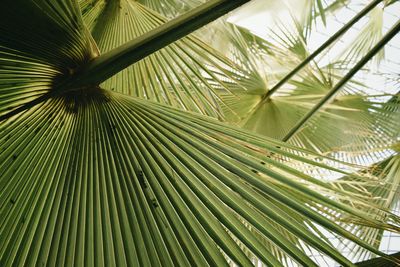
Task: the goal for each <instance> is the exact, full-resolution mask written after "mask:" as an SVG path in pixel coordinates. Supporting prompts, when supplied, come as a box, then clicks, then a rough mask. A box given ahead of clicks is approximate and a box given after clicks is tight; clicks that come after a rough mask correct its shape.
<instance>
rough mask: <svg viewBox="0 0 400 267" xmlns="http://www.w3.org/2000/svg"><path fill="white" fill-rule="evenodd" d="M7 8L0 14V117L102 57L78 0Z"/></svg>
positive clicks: (11, 3)
mask: <svg viewBox="0 0 400 267" xmlns="http://www.w3.org/2000/svg"><path fill="white" fill-rule="evenodd" d="M2 5H4V6H7V8H6V9H3V11H2V12H1V16H0V35H1V36H2V37H1V43H0V62H1V68H2V69H1V72H0V77H1V82H0V92H1V95H0V115H3V114H4V113H7V112H9V111H12V110H15V109H16V108H18V107H20V106H21V105H23V104H26V103H28V102H30V101H32V100H34V99H37V98H38V97H40V96H43V95H44V94H46V93H49V92H50V91H51V87H53V86H54V84H55V83H57V82H60V81H59V77H61V76H68V75H69V74H72V73H74V72H75V71H76V69H77V68H78V67H79V66H80V65H81V64H83V63H84V62H87V61H89V60H90V59H91V58H93V57H94V56H96V55H98V51H97V48H96V45H95V44H94V42H93V41H92V38H91V36H90V34H89V33H88V32H87V30H86V29H85V27H84V25H83V22H82V19H81V17H80V16H77V15H76V14H78V13H77V12H79V7H78V5H77V4H76V3H75V2H65V3H64V1H55V2H54V3H53V4H49V3H47V2H46V1H35V2H29V3H25V2H21V1H4V2H3V3H2ZM54 6H57V10H54ZM72 12H74V13H72ZM10 29H12V30H10ZM38 29H42V30H38ZM26 32H29V34H26Z"/></svg>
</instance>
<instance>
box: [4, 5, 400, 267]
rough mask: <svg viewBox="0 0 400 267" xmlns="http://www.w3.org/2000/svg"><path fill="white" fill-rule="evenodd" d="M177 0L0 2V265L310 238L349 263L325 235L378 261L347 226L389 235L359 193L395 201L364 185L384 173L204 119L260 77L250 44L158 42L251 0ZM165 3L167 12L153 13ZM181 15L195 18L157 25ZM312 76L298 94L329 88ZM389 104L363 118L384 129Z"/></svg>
mask: <svg viewBox="0 0 400 267" xmlns="http://www.w3.org/2000/svg"><path fill="white" fill-rule="evenodd" d="M157 2H158V3H157ZM184 2H185V4H184V5H179V4H177V3H178V2H177V1H133V0H119V1H102V0H98V1H88V0H86V1H80V2H79V3H78V2H77V1H72V0H71V1H61V0H58V1H51V2H50V1H44V0H35V1H31V2H26V1H22V0H21V1H15V0H13V1H11V0H8V1H5V2H4V3H3V4H4V5H5V6H6V7H7V8H4V9H1V11H0V33H1V36H2V37H1V39H0V61H1V65H0V118H1V124H0V159H1V160H0V199H1V201H0V265H5V266H9V265H16V266H22V265H24V266H25V265H27V266H35V265H39V264H44V265H50V266H53V265H60V264H61V265H67V266H81V265H87V266H108V265H113V266H115V265H116V266H126V265H127V266H161V265H162V266H192V265H198V266H208V265H210V266H226V265H229V264H237V265H243V266H251V265H252V264H253V262H254V261H260V262H262V263H264V264H266V265H270V266H281V265H290V264H300V265H304V266H316V265H317V264H316V263H315V262H314V261H313V259H311V258H310V257H309V256H308V255H307V251H308V250H310V249H312V250H315V251H318V252H320V253H322V254H323V255H326V256H328V257H330V258H332V259H333V260H335V261H336V262H338V263H340V264H342V265H345V266H351V265H352V263H351V261H350V259H348V258H346V257H344V256H343V255H342V254H341V253H340V252H339V251H337V250H336V249H335V248H334V246H333V245H332V244H331V243H330V241H329V240H328V239H327V238H326V237H325V234H324V232H329V233H332V234H334V235H337V236H339V237H341V238H342V239H343V240H344V241H343V242H349V243H351V244H352V245H354V246H356V247H358V248H360V249H365V250H367V251H369V252H372V253H374V254H376V255H380V256H383V257H388V256H387V255H385V254H384V253H382V252H380V251H379V250H378V249H377V248H376V246H375V244H374V242H373V241H374V240H372V241H371V240H370V235H361V236H358V235H357V234H356V231H355V230H354V229H359V228H363V229H364V228H366V229H376V230H377V231H382V230H390V231H399V217H397V216H396V215H394V214H392V213H391V212H390V207H391V206H390V205H388V204H387V203H386V202H384V201H377V202H375V203H371V202H370V200H371V198H374V197H375V196H376V195H377V194H378V195H379V196H382V197H385V198H387V199H388V201H389V200H390V199H392V200H393V199H394V197H393V196H392V195H391V194H388V193H387V192H389V191H390V190H391V189H388V190H389V191H388V190H386V191H385V190H375V189H374V188H375V187H374V186H377V185H378V184H379V183H381V181H379V180H378V181H376V183H374V180H373V177H374V176H378V177H379V175H376V174H375V173H374V172H368V171H367V172H358V173H350V172H349V168H350V170H353V169H356V168H353V166H350V165H348V164H346V163H344V162H340V161H338V160H336V159H334V158H328V157H326V156H324V155H321V154H320V153H318V152H320V151H317V152H316V151H311V150H309V149H307V148H308V147H307V146H303V147H301V146H294V145H293V144H290V143H284V142H281V141H279V140H276V139H273V138H270V137H268V136H265V135H260V134H256V133H250V132H249V131H248V130H245V129H241V128H239V127H238V126H230V125H229V124H227V123H224V122H220V121H218V120H216V119H215V117H216V118H218V119H220V120H226V121H228V122H229V121H231V119H230V118H231V117H230V115H229V114H230V113H231V112H232V113H233V114H240V112H241V110H240V109H239V110H238V109H236V107H235V106H234V105H232V101H231V99H232V98H235V97H236V98H237V100H240V101H242V100H241V96H242V95H245V94H246V93H247V92H249V95H250V96H249V97H250V98H251V92H252V90H253V88H254V87H253V85H256V84H260V83H259V81H261V80H262V79H261V78H260V79H258V78H259V77H260V76H258V73H256V72H254V69H252V68H251V66H252V65H251V64H252V61H251V60H244V57H245V53H248V51H245V49H243V48H242V49H241V48H240V45H243V44H244V43H245V41H243V42H237V43H235V42H233V41H232V44H233V46H234V51H239V52H240V53H235V54H234V56H233V57H232V54H229V55H226V54H224V53H222V52H217V51H216V50H215V49H213V48H211V47H210V46H208V45H206V44H205V43H204V42H202V41H201V40H200V39H199V38H198V37H196V36H195V35H189V36H187V37H185V38H183V39H181V40H179V41H177V42H175V43H173V44H171V45H169V46H166V45H167V44H168V43H170V42H171V41H173V40H172V39H171V38H170V37H166V38H167V39H168V40H166V41H165V38H164V37H162V36H170V35H172V36H175V37H173V38H175V39H177V38H179V37H181V36H182V35H184V33H188V32H189V31H192V30H193V29H195V28H197V27H199V26H201V25H202V23H203V24H204V23H206V22H208V21H210V20H211V19H213V18H216V16H217V15H222V14H223V13H226V12H228V11H229V10H230V9H233V8H234V7H236V6H239V5H241V4H242V3H244V2H246V1H221V0H213V1H209V2H207V3H205V4H204V5H200V6H199V7H198V8H194V7H195V6H198V5H199V4H201V2H203V1H184ZM318 2H319V1H318ZM160 4H164V5H168V4H170V6H171V7H173V8H172V9H171V10H172V11H168V10H167V11H166V12H165V13H164V14H159V13H157V11H158V12H161V11H162V10H165V9H160V8H159V7H160V6H159V5H160ZM317 4H318V3H317ZM317 6H318V7H319V5H317ZM191 8H194V9H191ZM319 8H320V7H319ZM151 9H154V10H151ZM314 9H315V7H313V9H312V10H314ZM186 10H191V11H190V12H192V13H186V14H189V15H193V17H194V18H196V19H198V21H196V19H191V17H190V16H187V17H186V19H180V18H181V17H178V19H177V20H173V21H170V22H167V21H168V19H167V18H166V17H174V16H177V15H178V14H180V13H182V12H185V11H186ZM214 11H215V12H216V14H217V15H215V14H213V13H214ZM202 12H203V13H202ZM202 14H203V15H202ZM28 18H29V20H28ZM190 19H191V20H190ZM188 21H189V22H188ZM199 21H201V22H199ZM168 23H170V24H168ZM179 23H181V24H179ZM190 23H192V24H190ZM177 24H178V26H177V27H175V26H176V25H177ZM160 25H169V26H171V27H169V26H168V27H164V26H161V29H162V30H157V29H160ZM307 25H309V24H307ZM162 27H164V28H162ZM174 27H175V28H174ZM228 27H230V26H228ZM228 27H227V29H228ZM307 27H309V26H307ZM153 29H155V30H154V31H152V30H153ZM171 29H173V30H174V31H172V30H171ZM231 30H232V34H236V33H237V32H236V29H230V28H229V31H231ZM238 31H240V30H238ZM227 34H231V33H230V32H229V33H227ZM239 34H240V36H242V35H241V34H242V33H239ZM159 36H161V37H160V38H159V39H157V37H159ZM229 36H231V35H229ZM238 36H239V35H238ZM163 38H164V39H163ZM132 39H133V43H130V42H128V41H131V40H132ZM232 39H234V38H232ZM253 39H254V38H253ZM255 39H256V38H255ZM135 40H138V41H135ZM155 40H156V41H157V40H161V41H160V42H161V43H162V44H163V45H160V43H156V44H155ZM237 40H239V39H237ZM126 42H128V45H126V44H125V43H126ZM138 44H140V45H141V46H138ZM250 45H251V44H249V46H250ZM121 46H122V48H121ZM164 46H166V47H164ZM132 47H133V48H132ZM137 47H148V48H149V49H148V51H147V50H146V52H143V51H138V49H136V48H137ZM160 48H162V49H161V50H159V49H160ZM114 49H117V50H114ZM135 49H136V50H135ZM260 49H262V48H260ZM156 50H157V51H156ZM115 51H117V52H115ZM126 51H128V52H129V53H125V52H126ZM107 52H109V53H107ZM151 52H155V53H153V54H151V55H149V56H147V55H148V54H150V53H151ZM259 52H260V51H254V53H259ZM141 53H142V54H141ZM260 53H261V52H260ZM121 54H122V55H123V56H120V55H121ZM145 56H147V57H145ZM248 56H250V55H248ZM246 57H247V56H246ZM133 59H134V60H133ZM104 62H106V63H107V64H105V63H104ZM127 62H128V63H127ZM132 63H135V64H133V65H132V66H130V65H131V64H132ZM126 67H127V68H126ZM120 71H121V72H120ZM310 72H313V70H310ZM110 73H111V74H110ZM322 73H324V72H322V71H321V75H322ZM114 74H115V75H114ZM314 75H315V73H314ZM311 77H314V76H311ZM307 78H309V77H308V76H307ZM315 78H316V80H312V79H313V78H310V84H309V85H308V87H306V86H304V83H305V82H304V81H303V80H302V83H303V85H302V86H303V87H302V90H303V91H302V90H300V91H299V92H300V93H298V94H299V95H300V94H301V92H303V93H308V92H309V90H312V89H314V88H322V89H315V90H321V92H325V89H324V86H321V84H323V83H318V82H319V80H318V76H316V75H315ZM319 78H320V77H319ZM307 88H309V90H307ZM258 93H259V92H258ZM253 94H254V92H253ZM296 94H297V93H296ZM312 94H313V95H315V94H316V93H315V92H313V93H312ZM258 97H259V98H260V96H258ZM313 97H315V96H313ZM311 98H312V96H311ZM363 100H365V101H367V100H368V99H367V98H366V99H364V98H363ZM357 101H362V100H357ZM357 101H356V103H357ZM369 103H370V102H368V104H369ZM387 103H390V104H391V105H389V104H385V105H382V106H379V105H373V104H370V106H369V107H370V109H371V108H373V107H374V108H376V110H377V111H376V112H375V113H378V115H377V118H375V117H374V118H373V119H371V121H367V122H365V125H361V126H362V127H374V126H371V125H375V124H373V123H376V121H378V120H380V121H381V125H383V126H382V127H386V128H388V130H387V131H389V127H387V126H386V123H388V120H392V119H393V120H395V117H396V116H397V115H396V114H397V113H396V112H395V111H397V104H396V103H398V102H397V100H396V99H393V100H392V101H389V102H387ZM360 105H361V104H360ZM362 105H363V107H364V104H362ZM383 106H384V107H383ZM370 109H368V111H370ZM345 110H346V109H345ZM189 111H191V112H189ZM385 111H386V112H385ZM365 112H367V111H365ZM196 113H200V114H196ZM205 115H208V116H205ZM367 115H369V114H363V116H367ZM336 116H339V115H337V114H336ZM213 117H214V118H213ZM316 124H317V125H318V122H316ZM361 126H360V127H361ZM321 128H323V127H321ZM386 128H385V129H386ZM385 133H386V132H385ZM273 137H274V138H277V136H273ZM314 142H315V141H314ZM304 147H305V148H304ZM391 166H397V165H396V164H395V163H392V165H391ZM393 168H395V167H393ZM315 170H317V173H321V172H325V173H335V174H337V175H341V176H343V177H344V178H343V179H342V180H341V181H342V182H340V181H338V182H335V183H332V182H325V181H322V180H320V179H318V175H316V174H315V173H316V171H315ZM383 173H386V171H385V172H383ZM389 173H390V174H392V173H393V172H389ZM346 179H347V180H349V179H350V180H351V183H350V182H347V184H357V186H356V187H350V188H348V187H346V186H342V183H345V182H343V181H346ZM387 180H388V181H389V182H390V183H391V184H393V183H394V182H396V181H397V180H396V179H387ZM366 181H368V186H365V183H366ZM363 190H367V191H368V192H371V193H370V197H371V198H370V197H369V196H368V195H367V196H365V195H362V192H364V191H363ZM322 229H323V230H322ZM389 259H390V258H389ZM390 260H392V261H396V260H395V259H390Z"/></svg>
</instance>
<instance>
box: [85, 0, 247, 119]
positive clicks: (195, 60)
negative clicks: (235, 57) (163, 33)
mask: <svg viewBox="0 0 400 267" xmlns="http://www.w3.org/2000/svg"><path fill="white" fill-rule="evenodd" d="M81 8H82V10H83V18H84V20H85V21H86V23H87V25H88V27H89V29H91V31H92V34H93V37H94V39H95V40H96V42H97V43H98V46H99V49H100V51H101V52H108V51H110V50H111V49H113V48H116V47H118V46H120V45H122V44H124V43H126V42H127V41H130V40H132V39H135V38H137V37H139V36H141V35H143V34H144V33H146V32H149V31H150V30H152V29H154V28H156V27H158V26H160V25H162V24H164V23H165V22H166V21H167V19H165V18H164V17H162V16H161V15H159V14H157V13H155V12H154V11H151V10H149V9H148V8H147V7H145V6H143V5H142V4H140V3H139V2H136V1H132V0H121V1H114V2H106V1H94V2H93V1H92V2H90V4H89V3H88V2H87V1H84V2H82V3H81ZM231 69H237V66H235V65H234V64H233V63H232V62H230V61H229V60H228V59H226V58H224V57H223V56H221V55H219V54H218V52H216V51H214V50H213V49H212V48H211V47H209V46H208V45H206V44H205V43H203V42H201V41H200V40H199V39H198V38H196V37H195V36H189V37H186V38H185V39H182V40H180V41H177V42H176V43H174V44H172V45H170V46H168V47H166V48H165V49H162V50H160V51H158V52H156V53H154V54H152V55H150V56H149V57H147V58H145V59H143V60H141V61H140V62H138V63H136V64H134V65H133V66H132V67H130V68H127V69H126V70H124V71H122V72H120V73H119V74H117V75H115V76H113V77H112V78H110V79H109V80H108V81H106V82H104V83H103V84H102V87H103V88H105V89H110V90H114V91H118V92H121V93H124V94H128V95H132V96H136V97H141V98H144V99H149V100H152V101H157V102H159V103H165V104H168V105H169V106H173V107H179V108H182V109H183V110H190V111H196V112H199V113H202V114H207V115H210V116H214V117H222V114H221V111H220V109H219V106H223V105H224V104H223V103H221V100H220V98H219V97H218V94H217V93H218V91H220V90H224V91H227V87H226V85H225V81H229V80H231V79H230V77H229V76H227V74H229V73H231ZM217 70H218V71H219V75H218V76H217V75H216V74H215V73H214V72H215V71H217ZM237 71H240V70H237ZM208 78H211V79H212V80H213V83H211V82H209V81H207V79H208Z"/></svg>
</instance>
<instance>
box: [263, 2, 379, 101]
mask: <svg viewBox="0 0 400 267" xmlns="http://www.w3.org/2000/svg"><path fill="white" fill-rule="evenodd" d="M380 2H382V0H374V1H372V2H371V3H370V4H369V5H367V6H366V7H365V8H364V9H363V10H361V11H360V12H359V13H358V14H357V15H356V16H354V17H353V18H352V19H351V20H350V21H349V22H347V23H346V24H345V25H344V26H343V27H342V28H341V29H340V30H338V31H337V32H336V33H335V34H334V35H332V36H331V37H330V38H329V39H328V40H326V41H325V43H323V44H322V45H321V46H320V47H319V48H318V49H317V50H315V51H314V52H313V53H311V54H310V55H309V56H308V57H307V58H306V59H304V60H303V61H302V62H301V63H300V64H299V65H297V66H296V67H295V68H294V69H293V70H292V71H290V72H289V73H288V74H287V75H286V76H285V77H283V78H282V80H280V81H279V82H278V83H277V84H275V85H274V87H272V88H271V89H270V90H268V92H267V93H265V95H264V96H263V98H262V100H261V102H260V103H265V102H266V101H267V100H268V99H269V98H270V97H271V96H272V95H273V94H274V93H275V92H276V91H277V90H278V89H279V88H280V87H281V86H282V85H284V84H285V83H286V82H287V81H289V80H290V79H291V78H292V77H293V76H294V75H295V74H296V73H297V72H299V71H300V70H301V69H302V68H304V67H305V66H306V65H307V64H308V63H310V62H311V61H312V60H313V59H314V58H315V57H316V56H318V55H319V54H320V53H321V52H322V51H324V50H325V49H326V48H327V47H328V46H330V45H331V44H332V43H334V42H335V41H336V40H337V39H338V38H339V37H340V36H342V35H343V34H344V33H345V32H346V31H347V30H349V29H350V28H351V27H352V26H353V25H354V24H355V23H356V22H357V21H359V20H360V19H361V18H363V17H364V16H365V15H366V14H368V12H369V11H371V10H372V9H373V8H374V7H375V6H377V5H378V4H379V3H380Z"/></svg>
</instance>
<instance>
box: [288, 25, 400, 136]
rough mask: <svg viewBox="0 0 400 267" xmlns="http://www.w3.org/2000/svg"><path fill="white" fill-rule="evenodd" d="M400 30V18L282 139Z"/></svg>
mask: <svg viewBox="0 0 400 267" xmlns="http://www.w3.org/2000/svg"><path fill="white" fill-rule="evenodd" d="M399 31H400V20H399V21H398V22H397V23H396V24H395V25H394V26H393V27H392V28H391V29H390V30H389V31H388V32H387V33H386V34H385V36H383V37H382V39H381V40H380V41H379V42H378V43H377V44H376V45H375V46H374V47H373V48H372V49H371V50H370V51H369V52H368V53H367V54H366V55H365V56H364V57H363V58H362V59H361V60H360V61H359V62H357V64H356V65H355V66H354V67H353V68H352V69H351V70H350V71H349V72H348V73H347V74H346V75H345V76H344V77H343V78H342V79H341V80H340V81H339V82H338V83H337V84H336V85H335V86H334V87H333V88H332V89H331V90H330V91H329V92H328V94H327V95H326V96H324V98H322V99H321V100H320V101H319V102H318V103H317V104H316V105H315V106H314V107H313V108H312V109H311V110H310V111H309V112H308V113H307V114H306V115H305V116H304V117H303V118H302V119H301V120H300V121H299V122H298V123H297V124H296V125H295V126H294V127H293V128H292V129H291V130H290V131H289V133H287V134H286V136H285V137H284V138H283V139H282V141H284V142H286V141H288V140H289V139H290V138H291V137H292V136H293V135H295V134H296V133H297V132H298V130H299V129H300V128H301V127H302V126H303V125H304V124H305V123H306V122H307V121H308V120H309V119H310V118H311V117H312V116H313V115H314V114H315V113H316V112H317V111H318V110H319V109H320V108H321V107H322V106H323V105H324V104H325V103H327V102H328V101H329V100H330V99H331V98H332V97H333V96H334V95H335V94H336V93H337V92H338V91H339V90H340V89H341V88H342V86H343V85H344V84H346V83H347V82H348V81H349V80H350V79H351V78H352V77H353V76H354V75H355V74H356V73H357V72H358V71H359V70H360V69H361V68H362V67H364V65H365V64H366V63H367V62H368V61H369V60H370V59H371V58H372V57H374V56H375V55H376V54H377V53H378V52H379V51H380V50H381V49H382V48H383V47H384V46H385V45H386V44H387V43H388V42H389V41H390V40H391V39H392V38H393V37H394V36H395V35H396V34H397V33H398V32H399Z"/></svg>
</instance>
